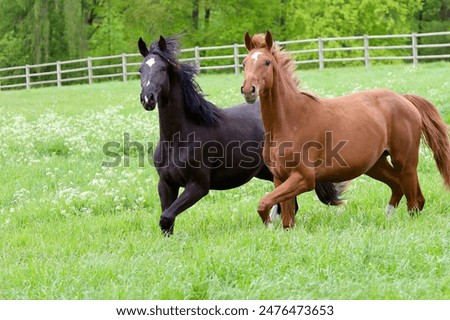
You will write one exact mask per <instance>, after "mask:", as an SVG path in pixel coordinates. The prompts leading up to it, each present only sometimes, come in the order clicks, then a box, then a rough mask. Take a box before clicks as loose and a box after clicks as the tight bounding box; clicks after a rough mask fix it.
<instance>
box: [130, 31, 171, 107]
mask: <svg viewBox="0 0 450 320" xmlns="http://www.w3.org/2000/svg"><path fill="white" fill-rule="evenodd" d="M138 46H139V51H140V52H141V55H142V56H143V57H144V61H143V62H142V64H141V66H140V68H139V73H140V76H141V103H142V105H143V106H144V108H145V110H148V111H150V110H153V109H155V106H156V103H157V102H158V101H159V99H160V98H161V96H162V95H163V94H164V93H167V92H168V90H169V68H170V66H171V65H172V63H171V62H170V61H169V59H166V58H165V53H166V52H167V44H166V40H165V39H164V38H163V36H160V38H159V41H158V42H155V43H153V44H152V45H151V46H150V50H149V49H147V45H146V44H145V42H144V40H142V38H139V41H138Z"/></svg>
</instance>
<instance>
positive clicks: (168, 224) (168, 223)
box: [159, 217, 174, 237]
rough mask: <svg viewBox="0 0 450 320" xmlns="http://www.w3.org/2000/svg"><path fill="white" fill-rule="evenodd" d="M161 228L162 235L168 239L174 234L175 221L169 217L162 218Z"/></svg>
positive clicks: (160, 221)
mask: <svg viewBox="0 0 450 320" xmlns="http://www.w3.org/2000/svg"><path fill="white" fill-rule="evenodd" d="M159 226H160V228H161V231H162V233H163V234H164V235H165V236H166V237H168V236H170V235H172V234H173V226H174V220H173V219H170V218H167V217H161V219H160V220H159Z"/></svg>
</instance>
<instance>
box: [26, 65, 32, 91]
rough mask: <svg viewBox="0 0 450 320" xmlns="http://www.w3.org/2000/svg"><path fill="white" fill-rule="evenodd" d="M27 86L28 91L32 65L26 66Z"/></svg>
mask: <svg viewBox="0 0 450 320" xmlns="http://www.w3.org/2000/svg"><path fill="white" fill-rule="evenodd" d="M25 85H26V88H27V89H30V86H31V84H30V65H28V64H27V65H25Z"/></svg>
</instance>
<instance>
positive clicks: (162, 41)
mask: <svg viewBox="0 0 450 320" xmlns="http://www.w3.org/2000/svg"><path fill="white" fill-rule="evenodd" d="M158 46H159V50H161V51H166V49H167V43H166V39H164V37H163V36H159V42H158Z"/></svg>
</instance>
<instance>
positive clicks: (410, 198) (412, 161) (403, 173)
mask: <svg viewBox="0 0 450 320" xmlns="http://www.w3.org/2000/svg"><path fill="white" fill-rule="evenodd" d="M418 148H419V146H418V144H417V149H418ZM405 156H407V158H405ZM418 162H419V152H418V150H417V152H413V153H412V154H411V152H409V155H408V153H404V154H403V156H402V157H401V158H399V159H396V158H394V157H393V158H392V163H393V166H394V170H395V171H396V172H399V176H400V185H401V186H402V190H403V193H404V194H405V196H406V201H407V207H408V212H409V214H410V215H412V216H413V215H415V214H416V213H417V211H421V210H422V209H423V206H424V204H425V198H424V196H423V194H422V190H421V189H420V185H419V179H418V176H417V164H418Z"/></svg>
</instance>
